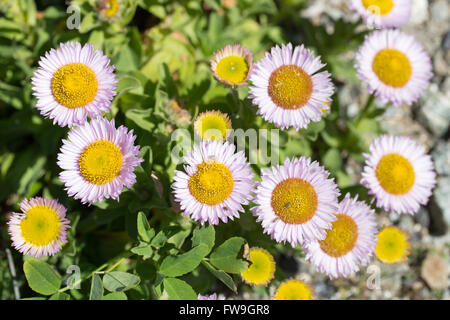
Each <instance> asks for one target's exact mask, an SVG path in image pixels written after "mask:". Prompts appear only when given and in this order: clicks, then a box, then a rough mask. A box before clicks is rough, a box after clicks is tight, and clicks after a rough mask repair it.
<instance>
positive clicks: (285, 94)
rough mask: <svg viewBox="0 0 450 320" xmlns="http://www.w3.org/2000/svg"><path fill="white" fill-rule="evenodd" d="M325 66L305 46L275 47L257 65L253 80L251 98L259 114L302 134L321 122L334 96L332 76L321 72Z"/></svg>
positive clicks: (277, 124)
mask: <svg viewBox="0 0 450 320" xmlns="http://www.w3.org/2000/svg"><path fill="white" fill-rule="evenodd" d="M324 66H325V64H323V63H322V62H321V61H320V57H317V58H315V57H314V55H313V53H312V52H311V51H310V50H308V49H306V48H305V47H304V46H303V45H301V46H296V47H295V48H294V49H293V48H292V44H290V43H289V44H288V45H282V46H281V48H280V47H279V46H275V47H273V48H272V49H271V51H270V53H268V52H267V53H266V56H265V57H264V58H263V59H262V60H261V61H259V62H257V63H255V66H254V68H253V72H252V75H251V76H250V80H251V82H252V86H250V87H249V88H250V98H252V100H253V104H254V105H257V106H258V111H257V113H258V114H261V115H262V117H263V118H264V119H265V120H267V121H269V122H271V123H274V124H275V126H277V127H281V128H282V129H286V128H288V127H291V126H292V127H294V129H295V130H298V129H300V128H306V127H307V126H308V124H309V123H310V122H311V121H313V122H317V121H320V119H321V118H322V114H323V113H324V112H325V111H328V110H329V109H330V102H331V96H332V94H333V92H334V87H333V84H332V83H331V79H330V74H329V73H328V72H327V71H322V72H318V71H319V70H320V69H322V68H323V67H324Z"/></svg>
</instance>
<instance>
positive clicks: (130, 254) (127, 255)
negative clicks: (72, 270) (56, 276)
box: [58, 252, 134, 292]
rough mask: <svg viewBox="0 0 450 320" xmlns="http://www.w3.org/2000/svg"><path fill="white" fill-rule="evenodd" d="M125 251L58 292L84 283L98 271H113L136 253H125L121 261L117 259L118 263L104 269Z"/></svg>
mask: <svg viewBox="0 0 450 320" xmlns="http://www.w3.org/2000/svg"><path fill="white" fill-rule="evenodd" d="M122 255H123V253H121V254H120V255H118V256H117V257H114V258H112V259H111V260H109V261H108V262H106V263H104V264H102V265H101V266H100V267H98V268H97V269H95V270H94V271H92V272H91V273H89V274H88V275H87V276H86V277H85V278H83V279H80V280H78V281H76V282H75V283H72V284H71V285H68V286H66V287H64V288H62V289H59V290H58V292H64V291H67V290H69V289H72V288H73V287H75V286H76V285H78V284H80V283H82V282H83V281H85V280H88V279H90V278H92V277H93V276H94V274H96V273H108V272H111V271H112V270H114V269H115V268H117V267H118V266H119V265H120V264H121V263H122V262H123V261H125V260H126V259H128V258H129V257H131V256H133V255H134V253H133V252H127V253H126V254H125V256H123V257H121V258H120V259H119V261H117V262H116V263H114V264H113V265H112V266H111V267H109V268H108V269H107V270H106V271H102V270H103V269H105V268H106V267H108V266H109V265H110V264H111V263H112V262H113V261H115V260H116V259H117V258H118V257H120V256H122Z"/></svg>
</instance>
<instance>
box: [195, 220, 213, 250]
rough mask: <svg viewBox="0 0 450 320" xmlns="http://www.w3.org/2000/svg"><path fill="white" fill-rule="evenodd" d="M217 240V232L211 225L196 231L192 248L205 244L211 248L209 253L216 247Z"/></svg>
mask: <svg viewBox="0 0 450 320" xmlns="http://www.w3.org/2000/svg"><path fill="white" fill-rule="evenodd" d="M215 239H216V231H215V230H214V227H213V226H211V225H209V226H207V227H202V228H197V229H195V230H194V234H193V236H192V246H193V247H196V246H198V245H200V244H205V245H207V246H208V248H209V251H208V253H209V252H210V251H211V249H212V248H213V247H214V241H215ZM208 253H207V254H208Z"/></svg>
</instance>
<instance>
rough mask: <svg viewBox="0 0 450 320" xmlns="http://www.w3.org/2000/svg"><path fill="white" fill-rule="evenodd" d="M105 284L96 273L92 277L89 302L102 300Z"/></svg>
mask: <svg viewBox="0 0 450 320" xmlns="http://www.w3.org/2000/svg"><path fill="white" fill-rule="evenodd" d="M102 297H103V284H102V279H101V278H100V276H99V275H98V274H96V273H94V275H93V276H92V282H91V292H90V293H89V300H102Z"/></svg>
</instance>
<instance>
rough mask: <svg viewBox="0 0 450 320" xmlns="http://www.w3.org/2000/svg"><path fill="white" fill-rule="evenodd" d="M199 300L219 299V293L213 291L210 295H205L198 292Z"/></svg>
mask: <svg viewBox="0 0 450 320" xmlns="http://www.w3.org/2000/svg"><path fill="white" fill-rule="evenodd" d="M197 300H217V293H213V294H210V295H204V296H202V295H201V294H198V296H197Z"/></svg>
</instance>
